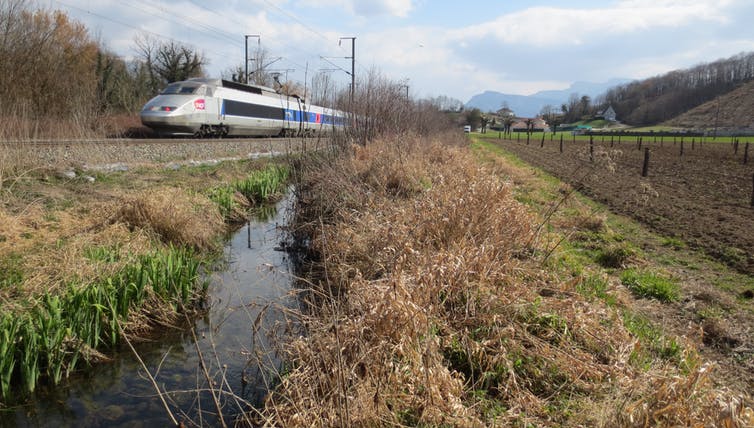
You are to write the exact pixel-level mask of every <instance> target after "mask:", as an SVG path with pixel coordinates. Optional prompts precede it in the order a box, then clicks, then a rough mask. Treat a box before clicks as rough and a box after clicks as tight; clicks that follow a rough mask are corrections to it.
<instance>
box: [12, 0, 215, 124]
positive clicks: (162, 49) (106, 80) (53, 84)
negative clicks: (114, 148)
mask: <svg viewBox="0 0 754 428" xmlns="http://www.w3.org/2000/svg"><path fill="white" fill-rule="evenodd" d="M135 45H136V51H137V52H138V54H137V58H135V59H134V60H132V61H126V60H124V59H122V58H120V57H119V56H117V55H115V54H114V53H112V52H110V51H109V50H108V49H107V48H106V47H105V46H104V45H103V43H102V42H100V41H98V40H96V39H95V38H94V37H92V35H91V34H90V33H89V30H88V29H87V28H86V26H85V25H84V24H82V23H79V22H77V21H75V20H72V19H71V18H70V17H69V16H68V15H67V14H66V13H65V12H62V11H59V10H46V9H41V8H38V9H35V8H32V7H31V6H30V2H28V1H25V0H0V58H2V61H0V96H2V100H3V102H2V104H0V117H2V118H3V121H4V123H5V124H6V129H5V130H4V132H3V134H4V136H13V135H19V134H21V135H23V134H28V132H27V133H25V132H23V131H22V129H21V128H35V129H36V131H37V132H40V133H42V134H44V130H40V129H39V128H44V127H45V126H50V124H52V123H55V124H57V126H65V127H71V126H73V127H77V128H79V130H86V129H89V130H95V129H96V128H97V126H98V123H99V122H100V119H101V118H102V117H103V116H107V115H113V114H118V113H134V112H137V111H138V110H139V108H140V107H141V106H142V105H143V104H144V103H145V102H146V100H147V99H149V98H150V97H152V96H154V95H155V93H156V92H157V91H158V90H159V89H161V88H162V87H164V86H165V85H166V84H167V83H168V82H171V81H175V80H181V79H185V78H188V77H196V76H201V75H202V74H203V66H204V65H205V63H206V61H205V59H204V57H203V55H201V54H199V53H197V52H195V51H194V50H193V49H191V48H189V47H186V46H183V45H181V44H180V43H178V42H173V41H171V42H164V41H159V40H156V39H150V38H147V37H142V38H137V40H135ZM61 124H62V125H61ZM14 127H15V128H17V129H15V131H14V130H13V129H12V128H14Z"/></svg>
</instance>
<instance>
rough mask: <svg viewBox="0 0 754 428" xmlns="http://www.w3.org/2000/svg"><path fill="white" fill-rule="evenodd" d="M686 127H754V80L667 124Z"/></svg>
mask: <svg viewBox="0 0 754 428" xmlns="http://www.w3.org/2000/svg"><path fill="white" fill-rule="evenodd" d="M665 124H666V125H669V126H679V127H683V128H692V129H694V128H706V129H708V130H709V129H710V128H711V129H712V132H713V133H714V132H715V131H717V132H719V133H722V132H725V133H734V134H735V132H737V131H741V130H749V131H750V130H752V129H754V82H748V83H745V84H743V85H741V86H740V87H738V88H736V89H734V90H732V91H730V92H729V93H727V94H725V95H721V96H719V97H717V98H715V99H714V100H712V101H708V102H706V103H704V104H702V105H700V106H699V107H696V108H694V109H692V110H689V111H687V112H685V113H683V114H681V115H680V116H678V117H675V118H673V119H671V120H669V121H667V122H666V123H665Z"/></svg>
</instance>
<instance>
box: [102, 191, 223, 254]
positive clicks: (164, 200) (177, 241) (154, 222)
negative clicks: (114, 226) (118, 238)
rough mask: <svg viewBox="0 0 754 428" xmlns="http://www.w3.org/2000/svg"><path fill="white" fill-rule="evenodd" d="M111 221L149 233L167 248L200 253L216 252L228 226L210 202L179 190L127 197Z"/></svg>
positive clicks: (199, 196)
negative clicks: (166, 245) (190, 248)
mask: <svg viewBox="0 0 754 428" xmlns="http://www.w3.org/2000/svg"><path fill="white" fill-rule="evenodd" d="M110 221H111V222H122V223H125V224H126V225H128V226H129V227H130V228H132V229H133V228H141V229H144V230H148V231H150V232H152V233H153V234H155V236H156V237H157V238H159V239H160V240H162V241H163V242H165V243H167V244H174V245H176V246H189V247H193V248H196V249H199V250H210V249H212V248H214V247H215V246H216V244H217V235H218V232H219V231H221V230H222V229H223V225H224V223H223V219H222V217H221V215H220V212H219V211H218V209H217V207H216V206H215V205H213V204H212V202H211V201H210V200H209V199H207V198H206V197H204V196H201V195H198V194H194V195H192V194H189V193H187V192H186V191H185V190H184V189H178V188H163V189H158V190H156V191H152V192H148V193H144V194H141V195H136V196H129V197H126V198H125V199H124V201H123V204H122V205H121V207H120V209H118V211H117V212H116V213H115V214H114V215H113V216H112V218H111V220H110Z"/></svg>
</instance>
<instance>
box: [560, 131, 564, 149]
mask: <svg viewBox="0 0 754 428" xmlns="http://www.w3.org/2000/svg"><path fill="white" fill-rule="evenodd" d="M560 153H563V134H560Z"/></svg>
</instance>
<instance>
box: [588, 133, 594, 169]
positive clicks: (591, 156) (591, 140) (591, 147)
mask: <svg viewBox="0 0 754 428" xmlns="http://www.w3.org/2000/svg"><path fill="white" fill-rule="evenodd" d="M589 161H590V162H594V138H592V136H591V135H590V136H589Z"/></svg>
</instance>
